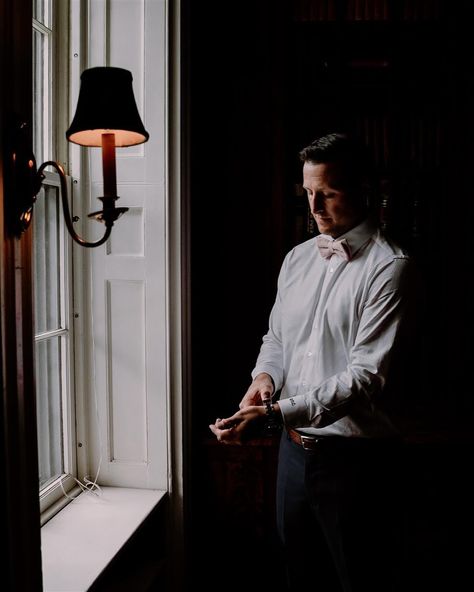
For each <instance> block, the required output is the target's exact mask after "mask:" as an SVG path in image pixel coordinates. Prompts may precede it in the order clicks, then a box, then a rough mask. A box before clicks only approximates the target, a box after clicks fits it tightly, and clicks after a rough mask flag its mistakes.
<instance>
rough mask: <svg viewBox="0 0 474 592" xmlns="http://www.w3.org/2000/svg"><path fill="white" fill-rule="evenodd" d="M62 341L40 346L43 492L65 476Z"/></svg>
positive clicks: (38, 390)
mask: <svg viewBox="0 0 474 592" xmlns="http://www.w3.org/2000/svg"><path fill="white" fill-rule="evenodd" d="M62 340H63V338H62V337H52V338H50V339H45V340H43V341H39V342H37V343H36V351H35V354H36V406H37V421H38V451H39V474H40V489H41V488H42V487H44V486H45V485H46V484H47V483H48V482H49V481H51V480H53V479H55V478H57V477H58V476H60V475H62V474H63V472H64V463H63V442H62V401H61V346H62V345H63V342H62Z"/></svg>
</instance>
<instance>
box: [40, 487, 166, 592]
mask: <svg viewBox="0 0 474 592" xmlns="http://www.w3.org/2000/svg"><path fill="white" fill-rule="evenodd" d="M101 490H102V495H101V496H100V497H98V496H95V495H92V494H89V493H81V494H80V495H79V497H78V498H77V499H76V500H74V501H73V502H71V503H70V504H68V505H67V506H66V507H65V508H63V509H62V510H61V511H60V512H59V513H58V514H56V516H54V517H53V518H51V520H49V522H47V523H46V524H45V525H44V526H43V527H42V529H41V549H42V561H43V590H44V592H84V591H85V590H88V589H89V587H90V586H91V585H92V584H93V582H94V581H95V580H96V579H97V577H98V576H99V575H100V573H101V572H102V571H103V570H104V568H105V567H106V566H107V565H108V564H109V563H110V561H111V560H112V559H113V558H114V556H115V555H116V554H117V552H118V551H119V550H120V549H121V548H122V546H123V545H124V544H125V543H126V541H127V540H128V539H129V538H130V536H131V535H132V534H133V533H134V532H135V531H136V529H137V528H138V527H139V526H140V524H141V523H142V522H143V521H144V520H145V518H146V517H147V516H148V515H149V514H150V512H151V511H152V510H153V508H155V507H156V505H157V504H158V503H159V502H160V500H161V499H163V497H164V496H165V494H166V492H165V491H157V490H149V489H127V488H122V487H101Z"/></svg>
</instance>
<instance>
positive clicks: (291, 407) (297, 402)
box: [278, 395, 308, 427]
mask: <svg viewBox="0 0 474 592" xmlns="http://www.w3.org/2000/svg"><path fill="white" fill-rule="evenodd" d="M278 405H279V407H280V411H281V414H282V416H283V422H284V423H285V425H288V426H291V427H299V426H302V425H305V424H306V423H307V416H308V410H307V407H306V401H305V397H304V395H297V396H295V397H288V399H280V400H279V401H278Z"/></svg>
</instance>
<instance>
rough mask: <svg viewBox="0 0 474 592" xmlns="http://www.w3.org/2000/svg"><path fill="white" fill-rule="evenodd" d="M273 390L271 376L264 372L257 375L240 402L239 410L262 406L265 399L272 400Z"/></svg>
mask: <svg viewBox="0 0 474 592" xmlns="http://www.w3.org/2000/svg"><path fill="white" fill-rule="evenodd" d="M274 390H275V388H274V386H273V380H272V378H271V376H270V375H269V374H266V373H265V372H262V373H261V374H258V375H257V376H256V377H255V378H254V380H253V382H252V384H251V385H250V386H249V388H248V390H247V392H246V393H245V395H244V398H243V399H242V401H241V402H240V405H239V409H245V408H246V407H251V406H254V405H262V404H263V401H264V400H265V399H271V398H272V396H273V392H274Z"/></svg>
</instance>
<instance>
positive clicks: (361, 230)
mask: <svg viewBox="0 0 474 592" xmlns="http://www.w3.org/2000/svg"><path fill="white" fill-rule="evenodd" d="M376 229H377V226H376V225H375V223H374V221H373V220H371V219H370V218H366V219H365V220H364V221H363V222H361V223H360V224H358V225H357V226H354V228H351V229H350V230H348V231H347V232H345V233H344V234H342V235H341V236H338V237H337V238H336V239H333V238H332V237H330V236H329V235H327V234H325V235H323V236H325V237H327V238H328V239H329V240H342V239H345V240H346V241H347V243H348V244H349V247H350V249H351V253H352V257H353V256H354V255H355V254H356V253H357V251H359V249H360V248H361V247H363V246H364V245H365V244H366V243H367V241H368V240H369V239H370V237H371V236H372V235H373V234H374V232H375V231H376Z"/></svg>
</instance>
